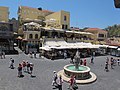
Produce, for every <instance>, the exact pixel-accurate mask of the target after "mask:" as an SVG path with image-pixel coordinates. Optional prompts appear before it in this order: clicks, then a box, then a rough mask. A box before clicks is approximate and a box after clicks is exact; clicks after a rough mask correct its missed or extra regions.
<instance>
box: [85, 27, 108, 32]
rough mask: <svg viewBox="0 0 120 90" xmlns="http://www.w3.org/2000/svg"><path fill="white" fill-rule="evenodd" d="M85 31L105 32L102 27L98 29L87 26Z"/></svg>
mask: <svg viewBox="0 0 120 90" xmlns="http://www.w3.org/2000/svg"><path fill="white" fill-rule="evenodd" d="M85 31H86V32H89V31H99V32H107V31H105V30H102V29H99V28H88V29H86V30H85Z"/></svg>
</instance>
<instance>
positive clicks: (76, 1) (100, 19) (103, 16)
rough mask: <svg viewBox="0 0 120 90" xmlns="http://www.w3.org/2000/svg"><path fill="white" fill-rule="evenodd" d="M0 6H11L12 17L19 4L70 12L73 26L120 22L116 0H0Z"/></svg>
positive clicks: (104, 24) (103, 25)
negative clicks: (115, 5)
mask: <svg viewBox="0 0 120 90" xmlns="http://www.w3.org/2000/svg"><path fill="white" fill-rule="evenodd" d="M0 1H1V2H0V6H7V7H9V11H10V16H9V17H10V18H12V17H15V18H17V10H18V6H20V5H22V6H30V7H34V8H38V7H42V8H43V9H47V10H51V11H55V12H56V11H60V10H65V11H69V12H70V24H71V26H75V27H79V28H84V27H91V28H94V27H95V28H106V27H107V26H111V25H114V24H120V9H117V8H115V7H114V0H0Z"/></svg>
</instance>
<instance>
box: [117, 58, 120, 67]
mask: <svg viewBox="0 0 120 90" xmlns="http://www.w3.org/2000/svg"><path fill="white" fill-rule="evenodd" d="M117 63H118V66H120V59H119V58H118V59H117Z"/></svg>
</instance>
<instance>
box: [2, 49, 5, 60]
mask: <svg viewBox="0 0 120 90" xmlns="http://www.w3.org/2000/svg"><path fill="white" fill-rule="evenodd" d="M2 55H3V58H4V59H5V52H4V51H3V52H2Z"/></svg>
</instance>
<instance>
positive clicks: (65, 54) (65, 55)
mask: <svg viewBox="0 0 120 90" xmlns="http://www.w3.org/2000/svg"><path fill="white" fill-rule="evenodd" d="M66 58H67V52H66V51H64V59H66Z"/></svg>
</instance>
